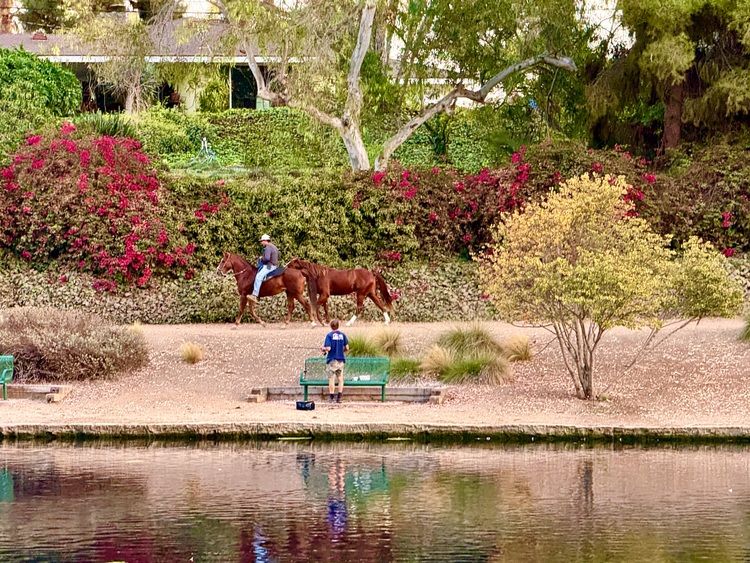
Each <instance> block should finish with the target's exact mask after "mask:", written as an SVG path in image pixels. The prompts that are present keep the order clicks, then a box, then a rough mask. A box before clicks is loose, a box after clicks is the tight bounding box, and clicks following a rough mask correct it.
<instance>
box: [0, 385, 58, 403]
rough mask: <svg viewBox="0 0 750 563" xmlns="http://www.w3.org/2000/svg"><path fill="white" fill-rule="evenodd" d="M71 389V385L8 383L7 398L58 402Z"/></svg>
mask: <svg viewBox="0 0 750 563" xmlns="http://www.w3.org/2000/svg"><path fill="white" fill-rule="evenodd" d="M72 390H73V386H72V385H53V384H33V385H32V384H28V385H27V384H23V383H9V384H8V399H31V400H33V401H44V402H47V403H59V402H60V401H62V400H63V399H65V397H67V396H68V393H70V392H71V391H72ZM0 398H1V397H0ZM0 402H2V401H0Z"/></svg>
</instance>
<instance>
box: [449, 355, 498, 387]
mask: <svg viewBox="0 0 750 563" xmlns="http://www.w3.org/2000/svg"><path fill="white" fill-rule="evenodd" d="M440 380H441V381H443V382H444V383H464V382H467V381H475V382H477V383H486V384H489V385H499V384H502V383H510V382H512V381H513V372H512V371H511V367H510V362H509V361H508V360H507V359H506V358H504V357H503V356H500V355H497V354H493V353H490V352H478V353H476V354H471V355H469V356H464V357H460V358H456V359H454V361H453V362H451V364H450V365H448V367H447V368H446V369H445V370H444V371H443V373H442V374H441V376H440Z"/></svg>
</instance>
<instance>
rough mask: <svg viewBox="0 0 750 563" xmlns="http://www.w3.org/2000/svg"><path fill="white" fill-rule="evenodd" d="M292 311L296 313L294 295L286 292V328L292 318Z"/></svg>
mask: <svg viewBox="0 0 750 563" xmlns="http://www.w3.org/2000/svg"><path fill="white" fill-rule="evenodd" d="M292 313H294V297H292V296H291V295H289V294H288V293H287V294H286V317H284V328H286V327H287V325H288V324H289V321H291V320H292Z"/></svg>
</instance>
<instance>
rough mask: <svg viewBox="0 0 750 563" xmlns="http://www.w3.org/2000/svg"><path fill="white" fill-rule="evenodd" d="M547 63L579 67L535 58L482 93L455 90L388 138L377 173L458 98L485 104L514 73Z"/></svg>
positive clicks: (461, 88) (557, 59)
mask: <svg viewBox="0 0 750 563" xmlns="http://www.w3.org/2000/svg"><path fill="white" fill-rule="evenodd" d="M542 63H543V64H547V65H550V66H555V67H559V68H562V69H565V70H570V71H572V72H575V71H576V70H577V67H576V65H575V63H574V62H573V59H571V58H570V57H551V56H549V55H538V56H536V57H531V58H528V59H526V60H523V61H520V62H518V63H516V64H514V65H511V66H509V67H507V68H506V69H504V70H502V71H500V72H498V73H497V74H496V75H495V76H493V77H492V78H490V79H489V80H488V81H487V82H486V83H485V84H484V85H483V86H482V87H481V88H480V89H479V90H468V89H466V88H464V86H462V85H459V86H457V87H455V88H454V89H453V90H451V91H450V92H449V93H448V94H446V95H445V96H443V97H442V98H441V99H440V100H438V101H437V102H435V103H434V104H433V105H431V106H430V107H428V108H427V109H426V110H425V111H424V112H422V114H421V115H418V116H416V117H414V118H413V119H411V120H410V121H409V122H408V123H406V124H405V125H404V126H403V127H401V128H400V129H399V130H398V131H397V132H396V134H395V135H393V136H392V137H391V138H390V139H388V140H387V141H386V142H385V144H384V145H383V150H382V151H381V152H380V155H379V156H378V157H377V159H376V160H375V170H383V169H384V168H386V167H387V166H388V161H389V159H390V158H391V155H392V154H393V153H394V151H395V150H396V149H397V148H398V147H400V146H401V145H402V144H403V143H404V141H406V139H408V138H409V137H410V136H411V135H412V133H414V131H416V130H417V129H418V128H419V126H420V125H422V124H423V123H424V122H425V121H427V120H428V119H430V118H431V117H433V116H435V115H437V114H438V113H440V112H447V111H448V110H449V109H450V108H451V107H452V106H453V104H454V102H455V100H456V99H458V98H466V99H469V100H473V101H475V102H477V103H480V104H483V103H485V101H486V99H487V96H488V95H489V93H490V92H491V91H492V89H493V88H495V87H496V86H497V85H498V84H500V83H501V82H502V81H503V80H505V79H506V78H507V77H508V76H510V75H511V74H514V73H516V72H520V71H522V70H525V69H527V68H531V67H534V66H536V65H538V64H542Z"/></svg>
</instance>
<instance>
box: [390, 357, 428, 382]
mask: <svg viewBox="0 0 750 563" xmlns="http://www.w3.org/2000/svg"><path fill="white" fill-rule="evenodd" d="M421 373H422V362H421V361H420V360H417V359H414V358H396V359H394V360H391V372H390V377H391V379H393V380H394V381H409V380H413V379H417V378H418V377H419V376H420V375H421Z"/></svg>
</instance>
